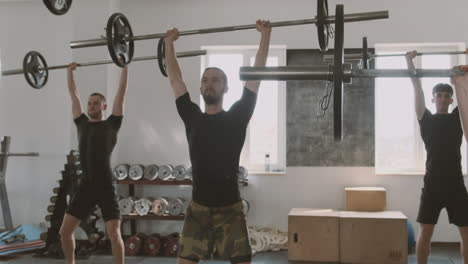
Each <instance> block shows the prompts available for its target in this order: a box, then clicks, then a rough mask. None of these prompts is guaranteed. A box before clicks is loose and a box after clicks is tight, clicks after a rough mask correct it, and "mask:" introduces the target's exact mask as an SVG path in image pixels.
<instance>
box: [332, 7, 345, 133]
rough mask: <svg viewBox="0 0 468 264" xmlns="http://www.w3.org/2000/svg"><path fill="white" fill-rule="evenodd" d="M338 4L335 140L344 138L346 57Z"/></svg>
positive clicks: (336, 17) (342, 20)
mask: <svg viewBox="0 0 468 264" xmlns="http://www.w3.org/2000/svg"><path fill="white" fill-rule="evenodd" d="M343 9H344V8H343V5H336V11H335V58H334V65H333V134H334V138H335V141H341V140H342V139H343V59H344V10H343Z"/></svg>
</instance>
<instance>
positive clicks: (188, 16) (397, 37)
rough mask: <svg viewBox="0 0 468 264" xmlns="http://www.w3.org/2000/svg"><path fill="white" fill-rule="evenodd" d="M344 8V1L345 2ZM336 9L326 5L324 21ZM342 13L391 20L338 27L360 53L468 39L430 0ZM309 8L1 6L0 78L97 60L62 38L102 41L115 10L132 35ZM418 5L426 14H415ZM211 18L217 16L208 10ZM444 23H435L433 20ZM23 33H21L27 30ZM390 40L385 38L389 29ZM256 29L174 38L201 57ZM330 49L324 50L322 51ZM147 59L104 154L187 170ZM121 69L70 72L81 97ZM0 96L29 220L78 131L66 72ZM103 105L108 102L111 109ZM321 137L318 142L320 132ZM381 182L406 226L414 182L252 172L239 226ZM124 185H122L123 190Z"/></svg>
mask: <svg viewBox="0 0 468 264" xmlns="http://www.w3.org/2000/svg"><path fill="white" fill-rule="evenodd" d="M343 2H344V1H343ZM337 3H338V2H336V1H329V6H330V13H331V14H334V8H333V6H334V5H335V4H337ZM344 4H345V12H346V13H350V12H365V11H377V10H389V11H390V18H391V19H390V20H386V21H373V22H361V23H352V24H351V23H350V24H346V25H345V40H346V41H345V45H346V47H350V48H351V47H352V48H355V47H359V46H360V45H361V37H362V36H364V35H365V36H367V37H368V40H369V44H370V46H372V45H373V44H374V43H393V42H394V43H397V42H467V38H468V36H465V35H463V34H460V33H459V31H460V30H459V29H462V28H466V26H467V24H468V22H466V21H465V19H464V15H465V14H464V13H463V11H464V10H467V8H468V2H466V1H462V0H455V1H453V3H451V6H453V7H456V8H453V9H451V10H449V9H447V8H445V6H441V5H440V1H436V0H425V1H423V0H417V1H416V0H415V1H404V0H393V1H384V0H377V1H376V0H361V1H345V2H344ZM315 5H316V4H315V1H306V0H294V1H280V0H256V1H247V0H239V1H219V0H204V1H190V0H176V1H162V0H160V1H152V0H139V1H135V0H132V1H130V0H126V1H125V0H120V1H119V0H98V1H96V0H93V1H92V0H81V1H74V4H73V6H72V10H71V11H70V12H69V13H68V14H66V15H65V16H60V17H58V16H54V15H52V14H50V13H49V12H48V11H47V10H46V9H45V7H44V6H43V4H42V2H41V1H22V2H17V1H2V2H0V32H2V33H3V34H2V35H0V48H1V56H2V57H1V58H2V66H3V67H2V68H3V70H6V69H11V68H17V67H19V66H20V62H21V60H22V58H23V56H24V54H25V53H26V52H27V51H29V50H31V49H35V50H38V51H41V52H42V54H43V55H44V56H45V57H46V59H47V61H48V62H49V64H63V63H68V62H69V61H71V60H75V61H77V62H80V61H87V60H101V59H105V58H107V57H108V55H107V49H106V48H105V47H97V48H87V49H82V50H74V51H73V52H72V51H71V50H70V49H69V48H68V43H69V41H71V40H80V39H90V38H96V37H98V36H99V35H103V34H104V31H103V28H104V26H105V24H106V21H107V18H108V16H109V14H110V13H112V12H114V11H116V10H120V11H121V12H123V13H124V14H125V15H126V16H127V17H128V18H129V20H130V23H131V25H132V27H133V31H134V33H135V34H136V35H141V34H147V33H155V32H164V31H165V30H166V29H167V28H169V27H173V26H176V27H178V28H179V29H181V30H184V29H194V28H207V27H216V26H226V25H238V24H239V25H241V24H251V23H254V22H255V20H256V19H257V18H265V19H270V20H272V21H279V20H290V19H302V18H313V17H314V16H315ZM422 8H424V9H422ZM214 10H216V11H214ZM440 18H442V19H440ZM26 32H28V33H26ZM390 32H392V33H393V34H392V33H390ZM316 34H317V33H316V29H315V28H314V26H310V25H309V26H297V27H292V28H282V29H274V31H273V38H272V44H285V45H287V47H288V48H289V49H297V48H315V47H317V46H318V43H317V37H316ZM257 42H258V34H257V33H256V32H255V31H243V32H232V33H220V34H211V35H204V36H187V37H181V39H180V40H178V42H177V48H178V50H180V51H182V50H192V49H199V48H200V47H201V46H203V45H237V44H238V45H252V44H257ZM156 43H157V41H156V40H153V41H139V42H136V44H135V45H136V54H135V56H143V55H150V54H154V53H155V50H156ZM331 46H332V45H331ZM180 62H181V66H182V71H183V73H184V78H185V81H186V83H187V84H188V86H189V90H190V92H191V94H192V98H193V99H195V100H197V99H198V95H199V94H198V87H199V86H198V85H199V74H200V58H186V59H183V60H180ZM156 67H157V66H156V63H155V62H136V63H134V64H132V65H131V67H130V79H129V91H128V97H127V101H126V113H125V119H124V123H123V126H122V130H121V133H120V135H119V143H118V145H117V147H116V150H115V154H114V157H113V161H114V164H118V163H121V162H125V163H141V164H149V163H153V162H154V163H157V164H165V163H172V164H178V163H187V164H188V163H189V158H188V151H187V150H188V147H187V143H186V139H185V131H184V128H183V124H182V122H181V120H180V118H179V117H178V115H177V112H176V108H175V104H174V98H173V95H172V92H171V90H170V88H169V86H168V82H167V79H164V78H163V77H162V76H161V75H160V74H159V73H158V70H157V69H156ZM119 72H120V69H118V68H117V67H115V66H113V65H111V66H108V67H105V66H98V67H89V68H83V69H79V70H78V71H77V74H76V76H77V77H76V78H77V83H78V87H79V90H80V92H81V96H82V99H83V100H85V99H86V96H87V95H88V94H89V93H90V92H93V91H99V92H103V93H106V94H107V95H108V97H109V100H110V101H112V97H113V96H114V94H115V89H116V85H117V78H118V76H119ZM1 87H2V88H1V90H0V120H1V121H0V122H1V123H0V124H2V125H0V135H11V136H13V142H12V150H13V151H18V152H19V151H38V152H40V153H41V157H40V158H14V159H11V161H10V163H9V167H8V173H7V186H8V189H9V195H10V201H11V207H12V211H13V220H14V222H15V224H22V223H35V224H37V223H39V222H42V221H43V217H44V215H45V214H46V213H45V208H46V206H47V204H48V198H49V196H50V193H51V191H50V190H51V188H52V187H53V186H54V185H55V181H56V180H57V179H58V178H59V177H60V174H59V171H60V170H61V169H62V167H63V164H64V163H65V154H66V153H67V152H68V150H69V149H70V148H71V147H76V132H75V128H74V125H73V123H72V122H71V113H70V112H71V111H70V102H69V98H68V94H67V91H66V79H65V71H53V72H51V73H50V80H49V84H48V85H47V86H46V88H45V89H43V90H40V91H36V90H32V89H31V88H29V87H28V86H27V84H26V82H25V81H24V79H23V78H22V77H21V76H16V77H4V78H3V79H2V85H1ZM110 107H111V105H110ZM324 136H325V135H324ZM357 185H379V186H384V187H386V188H387V189H388V208H389V209H391V210H401V211H402V212H403V213H405V214H406V215H407V216H408V218H409V219H410V220H411V221H412V223H413V224H414V223H415V218H416V214H417V209H418V203H419V195H420V188H421V185H422V176H375V175H374V169H373V168H359V167H354V168H348V167H345V168H333V167H326V168H310V167H290V168H288V169H287V175H286V176H255V175H251V176H250V184H249V186H248V187H246V188H243V189H242V194H243V196H244V197H245V198H247V199H248V200H249V201H250V202H251V204H252V207H253V210H252V211H251V213H250V215H249V217H248V221H249V223H250V224H253V225H261V226H274V227H279V228H281V229H286V228H287V214H288V212H289V210H290V209H291V208H293V207H315V208H317V207H319V208H335V209H342V207H343V199H344V198H343V188H344V187H345V186H357ZM124 188H125V186H122V189H124ZM190 190H191V189H190V187H162V186H139V187H137V194H140V195H141V196H160V195H161V196H185V197H188V196H189V195H190ZM446 219H447V217H446V214H445V213H444V214H442V215H441V218H440V222H441V225H439V227H438V229H437V231H436V234H435V237H434V239H435V240H436V241H457V240H458V236H457V233H456V229H455V228H454V227H453V226H449V225H448V223H447V220H446ZM180 224H181V223H178V222H170V221H166V222H164V221H160V222H157V221H155V222H143V223H141V224H140V225H139V228H140V230H142V231H146V230H149V229H151V230H154V231H168V232H169V231H176V230H178V229H179V228H180Z"/></svg>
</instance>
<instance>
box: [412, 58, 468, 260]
mask: <svg viewBox="0 0 468 264" xmlns="http://www.w3.org/2000/svg"><path fill="white" fill-rule="evenodd" d="M415 56H416V52H408V53H407V56H406V60H407V64H408V68H409V69H410V70H412V69H414V68H415V66H414V63H413V59H414V57H415ZM411 80H412V83H413V87H414V92H415V110H416V115H417V118H418V121H419V126H420V130H421V137H422V140H423V141H424V145H425V147H426V152H427V157H426V173H425V175H424V188H423V189H422V194H421V201H420V206H419V212H418V218H417V221H418V222H419V223H420V232H419V236H418V241H417V244H416V254H417V258H418V264H426V263H427V259H428V257H429V253H430V243H431V237H432V234H433V232H434V227H435V225H436V224H437V220H438V218H439V214H440V211H441V210H442V209H443V208H446V210H447V213H448V216H449V221H450V223H452V224H454V225H456V226H458V227H459V229H460V234H461V237H462V242H463V243H462V253H463V255H465V264H468V262H467V253H468V252H467V249H466V246H468V193H467V190H466V187H465V184H464V180H463V174H462V168H461V154H460V147H461V144H462V137H463V129H462V125H461V123H460V112H459V108H458V107H455V108H454V109H453V111H452V112H451V113H449V112H448V108H449V105H450V104H452V103H453V98H452V96H453V88H452V86H451V85H450V84H446V83H439V84H437V85H435V86H434V88H433V89H432V96H433V98H432V102H433V103H435V107H436V113H435V114H432V113H431V112H430V111H429V110H428V109H427V108H426V105H425V99H424V93H423V90H422V85H421V81H420V79H418V78H412V79H411ZM457 87H459V85H457ZM457 92H458V88H457ZM457 94H458V93H457ZM459 99H460V98H459ZM466 102H468V101H466V100H459V104H460V105H463V104H464V103H466Z"/></svg>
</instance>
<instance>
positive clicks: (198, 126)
mask: <svg viewBox="0 0 468 264" xmlns="http://www.w3.org/2000/svg"><path fill="white" fill-rule="evenodd" d="M256 101H257V94H256V93H254V92H252V91H250V90H249V89H247V88H244V91H243V94H242V97H241V99H240V100H239V101H237V102H236V103H235V104H233V105H232V107H231V108H230V109H229V111H227V112H226V111H222V112H220V113H217V114H213V115H210V114H206V113H202V111H201V110H200V107H199V106H198V105H197V104H195V103H193V102H192V101H191V100H190V95H189V93H186V94H184V95H182V96H180V97H179V98H177V100H176V105H177V110H178V112H179V115H180V117H181V118H182V120H183V121H184V124H185V129H186V133H187V140H188V144H189V152H190V160H191V162H192V174H193V192H192V199H193V200H194V201H195V202H197V203H200V204H202V205H205V206H224V205H229V204H233V203H236V202H238V201H240V193H239V184H238V178H237V171H238V170H239V159H240V154H241V150H242V147H243V145H244V140H245V135H246V130H247V125H248V123H249V120H250V118H251V117H252V114H253V111H254V108H255V103H256Z"/></svg>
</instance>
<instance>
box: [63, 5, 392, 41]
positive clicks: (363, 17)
mask: <svg viewBox="0 0 468 264" xmlns="http://www.w3.org/2000/svg"><path fill="white" fill-rule="evenodd" d="M388 17H389V13H388V11H375V12H364V13H353V14H347V15H345V17H344V19H345V22H358V21H368V20H376V19H387V18H388ZM335 20H336V18H335V16H327V17H326V18H325V22H326V23H335ZM316 23H317V19H316V18H315V19H301V20H289V21H279V22H272V23H271V26H272V27H286V26H298V25H306V24H316ZM255 28H256V24H248V25H238V26H227V27H215V28H205V29H194V30H186V31H180V32H179V36H187V35H198V34H209V33H219V32H228V31H238V30H247V29H255ZM165 36H166V33H156V34H148V35H140V36H133V37H125V38H124V40H125V41H129V40H133V41H138V40H147V39H159V38H164V37H165ZM105 45H107V39H105V38H99V39H88V40H78V41H72V42H70V48H72V49H79V48H87V47H98V46H105Z"/></svg>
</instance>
